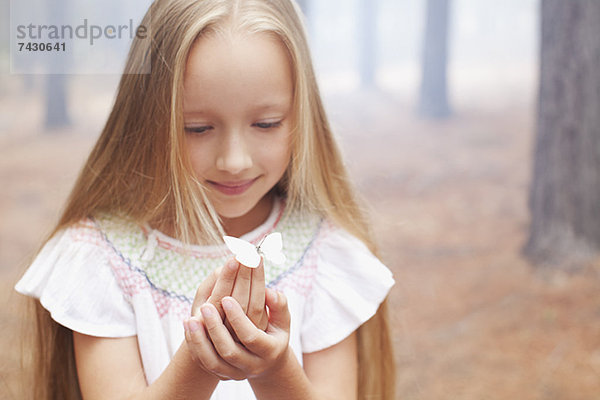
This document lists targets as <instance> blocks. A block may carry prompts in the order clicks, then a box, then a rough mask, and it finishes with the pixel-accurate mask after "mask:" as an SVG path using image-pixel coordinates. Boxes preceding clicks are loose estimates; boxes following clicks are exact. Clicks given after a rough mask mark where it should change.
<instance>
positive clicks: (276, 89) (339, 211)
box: [16, 0, 394, 400]
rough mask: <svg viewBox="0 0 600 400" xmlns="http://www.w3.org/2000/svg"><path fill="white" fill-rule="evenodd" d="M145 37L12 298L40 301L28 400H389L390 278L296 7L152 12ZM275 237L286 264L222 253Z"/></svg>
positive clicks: (257, 1) (262, 1) (177, 4)
mask: <svg viewBox="0 0 600 400" xmlns="http://www.w3.org/2000/svg"><path fill="white" fill-rule="evenodd" d="M142 24H143V25H144V26H147V27H150V31H151V36H150V37H148V38H135V40H134V43H133V45H132V49H131V52H130V55H129V59H128V63H127V66H126V71H125V74H124V75H123V77H122V79H121V83H120V86H119V90H118V94H117V98H116V100H115V105H114V107H113V110H112V112H111V114H110V117H109V119H108V122H107V124H106V127H105V128H104V130H103V132H102V135H101V136H100V138H99V140H98V142H97V144H96V146H95V148H94V149H93V151H92V153H91V155H90V157H89V159H88V161H87V163H86V165H85V166H84V168H83V170H82V172H81V175H80V177H79V179H78V181H77V183H76V184H75V187H74V189H73V191H72V193H71V196H70V198H69V200H68V202H67V205H66V208H65V211H64V213H63V215H62V217H61V219H60V221H59V223H58V226H57V227H56V228H55V229H54V231H53V233H52V234H51V236H50V238H49V240H48V241H47V242H46V244H45V246H44V247H43V248H42V250H41V251H40V253H39V254H38V256H37V258H36V259H35V261H34V262H33V264H32V265H31V267H30V268H29V269H28V270H27V272H26V273H25V275H24V276H23V278H22V279H21V280H20V281H19V282H18V283H17V286H16V289H17V290H18V291H19V292H21V293H23V294H26V295H29V296H31V297H33V298H35V299H36V300H35V304H36V315H37V318H36V322H37V324H38V326H37V334H38V339H37V341H36V343H37V345H38V347H39V348H37V349H36V351H35V356H36V361H35V364H34V365H35V366H36V369H37V371H36V379H35V381H34V382H35V385H34V392H35V393H34V394H33V397H34V398H35V399H77V398H82V397H83V398H85V399H180V398H181V399H188V398H189V399H192V398H193V399H209V398H210V399H261V400H262V399H303V400H306V399H356V398H358V399H361V400H364V399H386V400H390V399H392V398H393V387H394V368H393V358H392V351H391V341H390V336H389V328H388V323H387V317H386V307H385V304H386V302H385V298H386V296H387V293H388V291H389V289H390V287H391V286H392V284H393V279H392V277H391V273H390V272H389V270H388V269H387V268H386V267H385V266H384V265H382V264H381V263H380V262H379V261H378V260H377V258H375V256H374V255H373V253H372V251H373V249H374V246H373V243H372V241H371V236H370V234H369V231H368V229H367V224H366V222H365V219H364V217H363V215H362V212H361V210H360V208H359V206H358V205H357V202H356V200H355V194H354V193H353V191H352V189H351V186H350V184H349V182H348V179H347V174H346V171H345V169H344V167H343V164H342V161H341V158H340V155H339V152H338V149H337V146H336V144H335V142H334V139H333V135H332V133H331V130H330V128H329V124H328V122H327V118H326V116H325V113H324V110H323V105H322V103H321V99H320V96H319V92H318V89H317V85H316V81H315V77H314V73H313V69H312V66H311V61H310V56H309V51H308V48H307V42H306V39H305V36H304V33H303V28H302V24H301V20H300V18H299V15H298V10H297V7H296V6H294V4H292V3H291V2H290V0H202V1H198V0H158V1H155V2H154V4H153V5H152V7H151V8H150V10H149V12H148V14H147V15H146V17H145V18H144V20H143V22H142ZM147 63H149V65H148V64H147ZM148 66H150V67H151V73H150V74H141V73H138V72H140V71H143V70H144V69H145V68H146V67H148ZM273 231H278V232H281V234H282V236H283V252H284V254H285V256H286V262H285V263H284V264H282V265H275V264H272V263H270V262H269V261H266V260H263V261H262V262H261V264H260V265H259V267H258V268H256V269H251V268H248V267H246V266H244V265H241V264H240V263H238V262H237V261H235V259H233V257H232V255H231V253H229V252H228V251H227V248H226V246H225V245H224V244H223V239H222V236H223V235H231V236H236V237H242V238H243V239H245V240H247V241H249V242H252V243H254V244H258V243H259V242H260V241H261V240H262V239H263V238H264V237H265V235H267V234H269V233H271V232H273Z"/></svg>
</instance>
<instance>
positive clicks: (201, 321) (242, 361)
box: [184, 289, 291, 380]
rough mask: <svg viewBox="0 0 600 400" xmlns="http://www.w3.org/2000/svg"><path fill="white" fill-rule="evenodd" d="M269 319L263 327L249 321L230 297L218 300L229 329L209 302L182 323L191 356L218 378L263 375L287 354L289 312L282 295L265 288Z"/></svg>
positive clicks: (239, 306) (273, 368) (237, 378)
mask: <svg viewBox="0 0 600 400" xmlns="http://www.w3.org/2000/svg"><path fill="white" fill-rule="evenodd" d="M265 298H266V306H267V307H268V308H269V319H268V323H267V327H266V329H265V330H262V329H259V328H258V327H257V326H256V325H255V324H254V322H253V321H251V320H250V318H249V317H248V315H247V314H246V312H245V311H244V309H243V308H242V306H241V305H240V303H239V302H238V301H237V300H236V299H234V298H233V297H231V296H226V297H224V298H223V299H222V300H221V304H222V306H223V312H224V314H225V316H226V319H227V321H229V323H230V326H231V329H232V330H233V332H234V333H235V336H237V338H238V340H239V341H236V340H235V338H234V336H233V335H232V333H231V332H230V331H229V330H228V329H227V327H226V326H225V324H224V322H223V319H222V318H221V317H220V315H219V312H218V310H217V308H216V307H215V306H214V304H212V303H211V302H207V303H205V304H203V305H202V306H201V307H200V315H198V316H194V317H192V318H191V319H190V320H189V321H186V322H185V324H184V325H185V328H186V334H185V337H186V343H187V344H188V346H189V348H190V351H191V354H192V356H193V358H194V359H195V360H196V361H197V362H198V363H199V364H200V365H201V366H202V368H204V369H205V370H206V371H208V372H210V373H212V374H213V375H215V376H217V377H219V378H220V379H235V380H241V379H249V378H257V377H264V376H266V375H268V374H269V372H271V371H274V370H276V368H277V367H278V366H279V365H280V364H281V363H282V362H283V361H284V360H285V358H286V357H287V356H289V355H290V354H291V353H290V349H289V337H290V333H289V332H290V313H289V310H288V306H287V300H286V298H285V296H284V295H283V294H281V293H278V292H276V291H274V290H272V289H266V296H265Z"/></svg>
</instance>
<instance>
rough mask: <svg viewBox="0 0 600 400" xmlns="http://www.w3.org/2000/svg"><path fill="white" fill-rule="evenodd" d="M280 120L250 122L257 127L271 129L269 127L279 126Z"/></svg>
mask: <svg viewBox="0 0 600 400" xmlns="http://www.w3.org/2000/svg"><path fill="white" fill-rule="evenodd" d="M281 122H282V121H277V122H257V123H255V124H252V126H255V127H257V128H259V129H271V128H278V127H280V126H281Z"/></svg>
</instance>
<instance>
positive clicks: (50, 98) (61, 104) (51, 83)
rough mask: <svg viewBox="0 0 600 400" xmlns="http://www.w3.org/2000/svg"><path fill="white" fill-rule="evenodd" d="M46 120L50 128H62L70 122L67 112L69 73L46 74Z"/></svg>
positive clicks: (46, 125)
mask: <svg viewBox="0 0 600 400" xmlns="http://www.w3.org/2000/svg"><path fill="white" fill-rule="evenodd" d="M45 98H46V120H45V122H44V126H45V127H46V128H48V129H53V128H61V127H64V126H68V125H69V123H70V120H69V116H68V114H67V75H58V74H49V75H46V92H45Z"/></svg>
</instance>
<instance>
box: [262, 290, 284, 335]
mask: <svg viewBox="0 0 600 400" xmlns="http://www.w3.org/2000/svg"><path fill="white" fill-rule="evenodd" d="M265 292H266V293H265V305H266V306H267V307H269V325H271V326H274V327H276V328H279V329H283V330H285V331H289V330H290V311H289V309H288V304H287V298H286V297H285V295H284V294H283V293H281V292H279V291H277V290H274V289H271V288H266V289H265Z"/></svg>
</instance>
